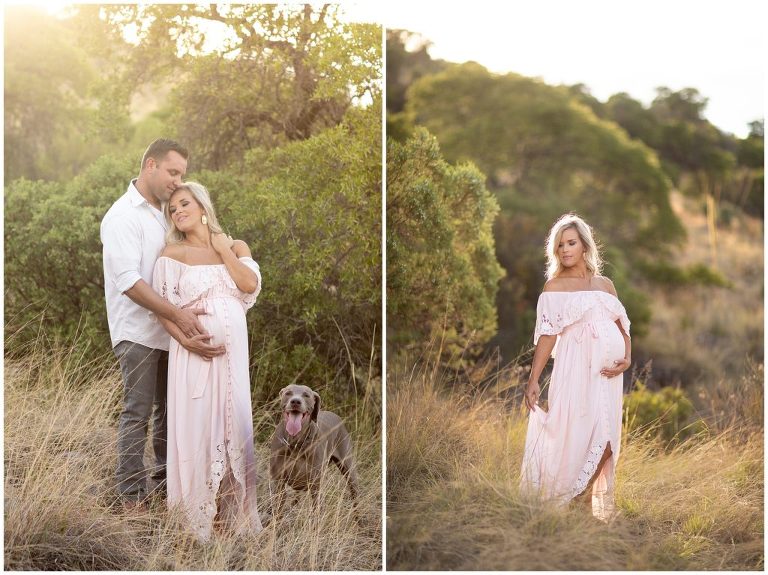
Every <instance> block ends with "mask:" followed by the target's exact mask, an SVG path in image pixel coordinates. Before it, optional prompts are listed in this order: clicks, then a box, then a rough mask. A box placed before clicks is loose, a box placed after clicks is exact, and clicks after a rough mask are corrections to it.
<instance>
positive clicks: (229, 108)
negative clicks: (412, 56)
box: [80, 4, 381, 169]
mask: <svg viewBox="0 0 768 575" xmlns="http://www.w3.org/2000/svg"><path fill="white" fill-rule="evenodd" d="M339 10H340V7H339V6H337V5H332V4H324V5H322V6H315V5H310V4H304V5H302V6H299V7H297V6H289V5H275V4H244V5H215V4H210V5H192V4H182V5H163V4H152V5H104V6H101V7H100V8H99V9H98V10H93V9H87V8H86V9H84V10H83V11H82V12H81V15H80V22H81V26H82V29H84V30H91V29H96V30H100V31H101V35H102V37H104V38H108V39H109V40H111V42H110V43H111V44H112V45H114V47H115V48H114V50H115V51H116V53H118V54H122V53H124V52H125V44H126V41H125V39H124V35H125V33H126V32H127V31H133V32H134V33H135V35H136V42H137V45H136V46H134V47H132V48H131V49H130V50H129V51H128V58H127V59H126V60H125V62H124V63H123V64H122V65H120V66H117V67H116V72H115V78H116V81H115V82H114V83H115V84H117V85H119V86H129V87H131V88H132V90H128V91H126V90H122V91H119V92H115V93H114V94H113V96H112V98H111V101H112V102H114V105H115V106H120V107H122V108H123V109H127V107H128V105H129V102H130V97H131V95H132V93H133V91H135V89H136V88H137V87H139V86H142V85H145V84H149V85H152V84H153V83H157V82H158V81H166V80H167V79H169V78H170V79H172V81H173V83H174V90H173V92H172V97H171V100H170V102H169V107H170V109H171V110H172V116H171V118H170V120H169V121H170V124H171V125H172V126H173V127H174V132H175V136H176V137H178V138H179V139H181V140H183V141H186V142H195V150H196V153H195V157H196V160H195V162H196V165H197V166H199V167H203V168H208V169H221V168H224V167H226V166H228V165H230V164H232V163H237V162H239V161H241V160H242V159H243V158H244V156H245V153H246V151H247V150H249V149H252V148H258V147H269V148H272V147H276V146H279V145H282V144H284V143H286V142H291V141H297V140H304V139H307V138H309V137H311V136H312V135H314V134H317V133H319V132H320V131H322V130H323V129H325V128H328V127H332V126H335V125H338V124H339V123H340V122H341V121H342V119H343V118H344V114H345V112H346V111H347V110H348V109H349V107H350V106H352V105H353V104H359V103H361V102H368V103H370V101H371V100H372V99H374V98H376V97H379V95H380V92H381V87H380V81H381V66H380V63H381V41H380V38H381V36H380V28H379V27H378V26H376V25H370V24H347V23H344V22H342V21H341V20H340V19H339V14H338V12H339ZM217 34H218V37H219V38H223V40H220V41H219V43H218V45H215V46H214V47H212V48H211V47H210V46H209V47H208V48H206V46H207V45H206V41H207V40H210V39H211V38H216V37H217V36H216V35H217ZM105 44H107V42H106V41H102V42H101V43H99V44H95V49H98V50H99V51H103V50H106V49H108V48H107V47H106V46H105ZM118 61H119V60H118Z"/></svg>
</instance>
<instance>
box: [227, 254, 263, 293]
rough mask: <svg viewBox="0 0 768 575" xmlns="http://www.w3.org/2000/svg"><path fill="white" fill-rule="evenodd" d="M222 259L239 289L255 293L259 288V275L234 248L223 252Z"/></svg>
mask: <svg viewBox="0 0 768 575" xmlns="http://www.w3.org/2000/svg"><path fill="white" fill-rule="evenodd" d="M221 259H222V260H223V261H224V265H225V266H227V271H228V272H229V275H230V276H232V279H233V280H234V281H235V284H236V285H237V289H239V290H240V291H242V292H245V293H253V292H255V291H256V290H257V289H259V277H258V276H257V275H256V273H255V272H254V271H253V270H252V269H251V268H249V267H248V266H247V265H245V264H244V263H243V262H241V261H240V259H239V258H238V257H237V256H236V255H235V253H234V252H233V251H232V250H228V251H227V252H225V253H224V254H222V256H221Z"/></svg>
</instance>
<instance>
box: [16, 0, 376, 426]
mask: <svg viewBox="0 0 768 575" xmlns="http://www.w3.org/2000/svg"><path fill="white" fill-rule="evenodd" d="M5 20H6V32H9V33H7V34H6V59H5V64H6V81H5V100H6V111H5V118H6V135H5V137H6V140H5V150H6V155H5V165H6V171H5V173H6V188H5V235H4V240H5V317H6V325H5V333H6V338H7V339H6V341H9V336H10V335H11V334H13V335H14V337H12V338H10V341H12V342H13V345H12V346H8V347H6V354H10V355H21V354H23V353H25V351H24V350H25V346H24V344H25V342H31V341H34V340H35V339H36V338H37V337H38V334H39V332H40V331H42V332H43V333H44V334H45V336H46V337H48V338H49V339H51V340H54V339H55V340H62V341H64V342H72V343H73V344H75V345H77V349H78V352H81V353H84V354H86V355H87V356H88V357H92V358H95V359H97V360H98V361H101V360H103V359H104V358H106V361H110V360H112V359H113V357H112V356H111V354H110V351H109V334H108V329H107V324H106V310H105V306H104V291H103V272H102V261H101V258H102V256H101V245H100V241H99V226H100V222H101V218H102V217H103V215H104V213H105V212H106V211H107V209H108V208H109V206H110V205H111V204H112V203H113V202H114V201H115V200H116V199H117V198H119V197H120V196H121V195H122V194H123V193H124V192H125V190H126V188H127V185H128V182H129V181H130V179H131V178H133V177H135V176H136V175H137V173H138V167H139V162H140V159H141V154H142V153H143V150H144V148H145V147H146V146H147V145H148V143H149V142H150V141H151V140H153V139H155V138H157V137H175V138H178V139H180V140H181V141H182V142H183V143H184V144H185V145H187V146H188V148H189V149H190V153H191V156H190V165H189V171H188V174H187V177H186V179H187V180H196V181H199V182H200V183H202V184H203V185H205V186H206V187H208V188H209V190H210V192H211V196H212V199H213V201H214V205H215V206H216V208H217V210H218V213H219V218H220V220H221V221H222V223H223V225H224V227H225V228H226V229H227V231H228V232H229V233H231V234H232V235H233V236H235V237H237V238H239V239H243V240H244V241H245V242H246V243H248V245H249V247H250V248H251V251H252V253H253V255H254V258H255V259H256V260H257V261H258V262H259V264H260V266H261V270H262V274H263V277H264V288H263V291H262V294H261V295H260V297H259V300H258V302H257V304H256V306H255V308H253V309H252V310H251V311H250V312H249V313H248V316H247V318H248V326H249V337H250V345H251V357H252V362H253V365H252V366H251V367H252V369H251V373H252V377H253V379H254V383H255V385H254V386H253V394H254V399H255V401H257V402H258V403H266V402H268V401H271V400H272V399H274V397H275V395H276V392H277V390H279V389H280V388H281V387H282V386H284V385H286V384H288V383H290V382H291V381H295V380H299V379H300V380H301V382H302V383H306V384H308V385H311V386H313V387H314V388H316V389H318V390H320V391H321V392H322V393H323V395H324V398H325V399H326V401H328V405H329V407H332V408H336V409H339V410H341V411H342V412H344V411H351V410H353V409H354V407H355V406H356V405H357V404H358V401H359V400H364V401H365V402H367V404H368V405H369V406H373V407H374V408H373V409H370V410H368V411H367V412H368V413H376V414H380V405H381V403H380V399H381V389H380V382H381V379H380V376H381V369H382V366H381V360H382V358H381V343H380V342H381V329H382V327H381V306H382V302H381V289H382V288H381V286H382V280H381V265H382V264H381V257H382V251H381V233H382V229H381V210H382V202H381V197H382V193H381V187H382V181H381V162H382V150H381V106H382V102H381V67H382V65H381V56H382V54H381V41H380V39H381V28H380V27H379V26H377V25H372V24H349V23H346V22H344V21H343V19H342V18H341V14H340V13H339V7H336V6H331V5H329V6H316V7H312V6H309V5H303V6H292V7H287V6H282V7H280V6H275V5H247V6H245V5H244V6H234V7H223V6H222V7H216V6H208V7H203V6H193V5H150V6H138V5H130V6H129V5H126V6H121V5H101V6H99V5H83V6H79V7H74V8H73V9H72V10H71V11H70V13H68V14H65V15H64V16H61V17H52V16H48V15H45V14H43V13H41V12H39V11H36V10H34V9H28V8H23V7H15V8H10V9H8V10H7V11H6V19H5ZM203 21H208V22H209V23H211V22H212V23H218V24H219V25H222V26H224V27H225V28H226V30H227V31H228V32H229V35H228V37H227V38H228V39H227V40H226V43H225V44H223V45H220V46H219V48H218V50H215V51H213V52H203V51H202V46H203V43H204V39H205V36H206V33H208V32H207V31H209V30H210V28H206V27H205V26H203V25H202V24H201V22H203ZM131 23H138V25H139V26H138V44H135V43H134V44H132V43H131V42H129V41H128V40H126V36H124V30H125V26H126V25H129V24H131ZM37 25H40V26H44V29H45V30H47V31H48V33H47V34H46V35H44V36H40V35H30V34H28V33H25V31H26V32H28V30H29V29H30V28H33V27H34V26H37ZM78 38H84V39H85V40H84V41H82V42H81V41H79V40H78ZM14 42H16V43H15V44H14ZM50 49H55V50H56V57H55V60H51V59H47V58H35V57H33V56H34V55H35V54H42V53H45V52H46V50H50ZM69 72H73V73H71V74H70V73H69ZM40 77H46V78H47V81H46V82H37V81H35V78H40ZM169 80H170V81H169ZM169 85H171V88H169V87H168V86H169ZM61 93H64V94H65V95H66V96H67V97H66V98H59V99H58V100H57V99H56V95H57V94H61ZM52 102H53V103H55V104H56V105H51V103H52ZM257 104H258V106H257ZM42 112H45V113H42ZM45 126H48V128H47V130H46V129H44V127H45ZM44 132H45V133H44ZM52 136H53V137H52ZM59 142H61V143H59ZM60 148H61V149H62V150H63V149H66V151H67V153H66V154H65V153H63V152H62V153H59V150H60ZM83 384H84V385H85V384H87V382H83ZM377 417H378V416H377Z"/></svg>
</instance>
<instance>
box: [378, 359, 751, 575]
mask: <svg viewBox="0 0 768 575" xmlns="http://www.w3.org/2000/svg"><path fill="white" fill-rule="evenodd" d="M401 367H403V366H401ZM409 367H410V366H409ZM501 397H503V394H499V393H498V389H496V390H494V391H493V392H492V394H485V395H478V394H476V395H474V396H473V397H470V396H469V395H462V394H460V393H458V392H457V391H452V392H451V391H446V386H445V385H444V383H442V382H440V381H438V378H436V376H435V374H434V373H433V372H432V371H430V369H429V368H428V367H421V368H417V367H411V369H410V370H406V369H398V368H397V367H396V366H392V365H390V371H389V376H388V380H387V398H388V402H387V491H388V492H387V563H388V564H387V567H388V569H392V570H436V569H439V570H677V569H697V570H731V569H737V570H759V569H762V568H763V435H762V429H761V428H760V427H758V426H755V425H753V426H751V427H750V426H749V425H744V426H743V427H741V428H732V429H731V430H729V431H727V432H723V433H719V434H717V435H715V436H702V437H699V438H695V439H693V440H691V441H688V442H686V443H683V444H682V445H678V446H677V447H674V448H672V449H670V450H665V449H663V448H661V446H660V445H658V444H656V443H653V442H651V441H649V440H647V439H640V438H639V437H632V438H629V439H627V438H625V445H624V446H623V448H622V449H623V452H622V456H621V459H620V462H619V467H618V475H617V505H618V507H619V509H620V510H621V515H620V516H619V517H618V518H617V519H616V520H615V521H614V522H613V523H612V524H611V525H604V524H602V523H599V522H597V521H596V520H594V519H592V518H591V517H590V516H589V515H588V514H587V513H586V512H584V511H583V510H580V509H565V510H559V509H554V508H551V507H549V506H547V505H546V504H543V503H541V502H537V501H531V500H525V499H524V498H522V497H521V496H520V494H519V491H518V483H519V477H520V464H521V460H522V452H523V447H524V442H525V431H526V421H527V420H526V417H525V414H524V413H523V412H522V411H521V410H520V408H519V405H515V406H513V407H512V406H510V405H509V404H508V403H505V401H504V400H502V399H501Z"/></svg>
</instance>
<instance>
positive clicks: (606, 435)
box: [521, 291, 629, 520]
mask: <svg viewBox="0 0 768 575" xmlns="http://www.w3.org/2000/svg"><path fill="white" fill-rule="evenodd" d="M536 315H537V318H536V330H535V333H534V344H536V343H538V340H539V337H540V336H542V335H556V336H557V343H556V345H555V348H554V350H553V354H552V355H553V356H554V358H555V362H554V366H553V370H552V376H551V379H550V384H549V395H548V403H549V407H548V411H544V410H543V409H542V408H541V407H538V406H536V408H535V409H534V411H532V412H530V416H529V419H528V433H527V435H526V440H525V454H524V456H523V466H522V474H521V490H522V491H523V492H525V493H529V494H534V495H537V496H538V497H541V498H543V499H547V500H553V501H555V502H558V503H561V504H564V503H567V502H568V501H570V500H571V499H573V498H574V497H575V496H577V495H579V494H580V493H582V492H583V491H584V490H585V488H586V487H587V484H588V483H589V480H590V479H591V478H592V476H593V475H594V474H595V471H596V470H597V466H598V464H599V462H600V459H601V457H602V455H603V452H604V451H605V448H606V446H607V445H608V443H610V446H611V451H612V452H613V455H612V457H610V458H609V459H608V461H607V462H606V464H605V465H604V466H603V469H602V471H601V473H600V475H599V476H598V477H597V479H596V481H595V482H594V484H593V486H592V514H593V515H594V516H595V517H597V518H598V519H601V520H608V519H609V518H610V517H611V516H612V514H613V513H614V503H613V490H614V478H615V470H616V462H617V461H618V458H619V451H620V448H621V409H622V395H623V386H622V381H623V378H622V376H621V375H618V376H616V377H612V378H607V377H605V376H603V375H601V373H600V370H601V369H603V368H604V367H613V362H614V361H615V360H617V359H621V358H623V357H624V353H625V343H624V338H623V336H622V334H621V331H620V330H619V327H618V325H617V324H616V321H617V320H618V321H619V323H620V324H621V326H622V328H623V329H624V332H625V333H626V334H627V335H629V319H628V318H627V313H626V311H625V309H624V306H623V305H622V304H621V302H620V301H619V300H618V298H616V297H615V296H614V295H612V294H610V293H607V292H603V291H578V292H543V293H542V294H541V295H540V296H539V302H538V305H537V310H536Z"/></svg>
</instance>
